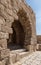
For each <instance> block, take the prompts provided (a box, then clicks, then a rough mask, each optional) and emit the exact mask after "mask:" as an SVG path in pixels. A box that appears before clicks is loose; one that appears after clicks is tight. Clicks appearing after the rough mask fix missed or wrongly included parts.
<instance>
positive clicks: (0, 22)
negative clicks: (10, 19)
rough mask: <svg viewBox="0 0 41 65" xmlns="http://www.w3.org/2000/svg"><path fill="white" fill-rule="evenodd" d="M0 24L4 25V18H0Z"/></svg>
mask: <svg viewBox="0 0 41 65" xmlns="http://www.w3.org/2000/svg"><path fill="white" fill-rule="evenodd" d="M0 24H3V25H4V24H5V20H4V18H3V17H1V16H0Z"/></svg>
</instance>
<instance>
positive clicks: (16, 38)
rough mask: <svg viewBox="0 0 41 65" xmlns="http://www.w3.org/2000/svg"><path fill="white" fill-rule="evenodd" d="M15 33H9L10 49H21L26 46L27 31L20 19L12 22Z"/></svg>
mask: <svg viewBox="0 0 41 65" xmlns="http://www.w3.org/2000/svg"><path fill="white" fill-rule="evenodd" d="M12 30H13V34H9V39H8V48H9V49H10V50H13V49H20V48H23V46H24V40H25V33H24V29H23V27H22V25H21V23H20V21H19V20H18V21H16V20H15V21H14V22H13V23H12Z"/></svg>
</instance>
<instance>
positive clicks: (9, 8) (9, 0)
mask: <svg viewBox="0 0 41 65" xmlns="http://www.w3.org/2000/svg"><path fill="white" fill-rule="evenodd" d="M36 45H37V39H36V19H35V13H34V12H33V10H32V8H31V7H30V6H28V5H27V4H26V2H25V0H0V65H8V63H9V62H7V61H8V59H9V54H10V51H12V50H16V49H26V50H27V51H35V50H36Z"/></svg>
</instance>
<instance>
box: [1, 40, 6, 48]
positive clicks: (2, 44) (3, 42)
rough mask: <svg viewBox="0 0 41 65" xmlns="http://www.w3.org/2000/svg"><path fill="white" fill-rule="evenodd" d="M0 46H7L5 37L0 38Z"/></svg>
mask: <svg viewBox="0 0 41 65" xmlns="http://www.w3.org/2000/svg"><path fill="white" fill-rule="evenodd" d="M0 46H1V47H2V48H7V40H6V39H1V40H0Z"/></svg>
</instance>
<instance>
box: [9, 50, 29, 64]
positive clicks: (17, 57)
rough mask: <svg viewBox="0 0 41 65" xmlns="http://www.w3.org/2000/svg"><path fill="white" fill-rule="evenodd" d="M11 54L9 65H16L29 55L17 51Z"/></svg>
mask: <svg viewBox="0 0 41 65" xmlns="http://www.w3.org/2000/svg"><path fill="white" fill-rule="evenodd" d="M17 51H18V50H17ZM11 52H12V51H11ZM11 52H10V64H12V63H13V64H14V63H16V62H17V61H19V60H20V59H22V58H23V57H26V56H27V55H28V54H29V52H19V51H18V52H15V53H11Z"/></svg>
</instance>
